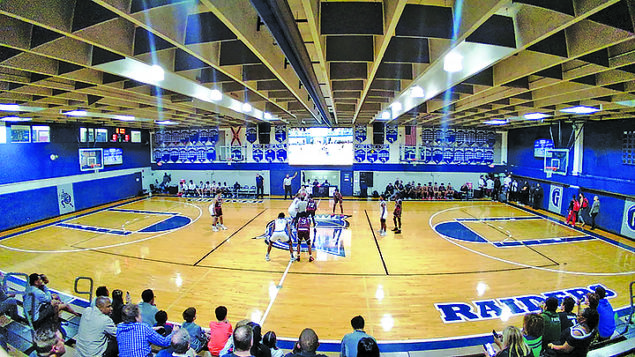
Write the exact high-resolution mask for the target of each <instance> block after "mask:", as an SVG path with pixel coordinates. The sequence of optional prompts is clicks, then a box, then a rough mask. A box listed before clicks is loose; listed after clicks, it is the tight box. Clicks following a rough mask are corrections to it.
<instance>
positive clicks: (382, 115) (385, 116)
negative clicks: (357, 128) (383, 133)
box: [381, 110, 390, 120]
mask: <svg viewBox="0 0 635 357" xmlns="http://www.w3.org/2000/svg"><path fill="white" fill-rule="evenodd" d="M381 118H382V119H384V120H388V119H390V112H389V111H387V110H386V111H384V112H383V113H381Z"/></svg>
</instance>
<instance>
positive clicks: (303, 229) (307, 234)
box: [296, 212, 313, 262]
mask: <svg viewBox="0 0 635 357" xmlns="http://www.w3.org/2000/svg"><path fill="white" fill-rule="evenodd" d="M296 230H297V232H298V256H297V257H296V260H297V261H300V249H301V247H302V241H305V242H306V245H307V247H308V248H309V262H312V261H313V253H312V252H311V219H310V218H309V214H308V213H307V212H300V213H298V220H297V223H296Z"/></svg>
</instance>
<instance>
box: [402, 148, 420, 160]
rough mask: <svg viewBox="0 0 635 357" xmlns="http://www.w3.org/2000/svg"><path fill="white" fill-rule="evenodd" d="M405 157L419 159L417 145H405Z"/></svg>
mask: <svg viewBox="0 0 635 357" xmlns="http://www.w3.org/2000/svg"><path fill="white" fill-rule="evenodd" d="M403 159H404V160H405V161H408V162H411V161H415V160H416V159H417V147H416V146H404V149H403Z"/></svg>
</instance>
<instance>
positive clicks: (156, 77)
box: [148, 64, 165, 82]
mask: <svg viewBox="0 0 635 357" xmlns="http://www.w3.org/2000/svg"><path fill="white" fill-rule="evenodd" d="M148 79H149V80H150V81H155V82H158V81H162V80H163V79H165V71H164V70H163V68H161V66H159V65H157V64H153V65H152V66H150V69H149V70H148Z"/></svg>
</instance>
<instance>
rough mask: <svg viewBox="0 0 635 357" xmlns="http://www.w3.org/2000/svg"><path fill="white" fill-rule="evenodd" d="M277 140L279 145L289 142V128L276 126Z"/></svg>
mask: <svg viewBox="0 0 635 357" xmlns="http://www.w3.org/2000/svg"><path fill="white" fill-rule="evenodd" d="M275 138H276V141H277V142H279V143H282V142H284V141H285V140H287V126H286V125H276V128H275Z"/></svg>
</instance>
